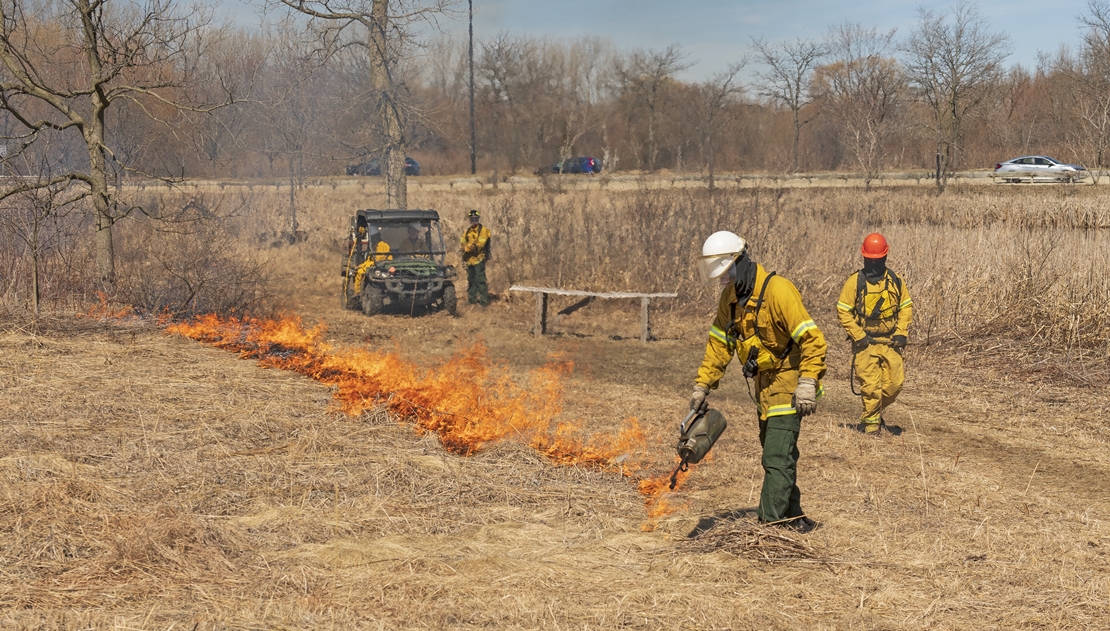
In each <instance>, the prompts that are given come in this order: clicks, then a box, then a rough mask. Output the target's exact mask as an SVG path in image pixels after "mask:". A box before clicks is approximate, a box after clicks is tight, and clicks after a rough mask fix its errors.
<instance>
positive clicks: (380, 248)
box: [354, 226, 393, 296]
mask: <svg viewBox="0 0 1110 631" xmlns="http://www.w3.org/2000/svg"><path fill="white" fill-rule="evenodd" d="M359 230H360V231H361V230H363V228H359ZM358 247H359V249H360V250H361V251H365V252H373V253H374V254H367V255H366V260H365V261H363V262H362V263H361V264H360V265H359V266H358V268H356V269H355V279H354V280H355V283H354V291H355V295H356V296H357V295H358V294H359V292H361V291H362V278H363V277H364V276H366V274H367V272H369V271H370V268H371V267H374V265H376V264H378V263H384V262H386V261H392V260H393V255H392V254H390V253H389V244H388V243H386V242H385V241H383V240H382V232H381V230H379V229H378V228H377V227H375V226H371V227H370V231H369V234H360V239H359V244H358Z"/></svg>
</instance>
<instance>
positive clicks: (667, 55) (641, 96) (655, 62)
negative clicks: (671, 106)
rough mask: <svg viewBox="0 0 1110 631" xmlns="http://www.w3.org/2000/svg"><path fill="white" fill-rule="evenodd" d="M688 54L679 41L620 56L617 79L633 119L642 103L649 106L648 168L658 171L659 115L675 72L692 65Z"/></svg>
mask: <svg viewBox="0 0 1110 631" xmlns="http://www.w3.org/2000/svg"><path fill="white" fill-rule="evenodd" d="M685 60H686V54H685V53H683V52H682V49H681V48H680V47H679V46H678V45H677V44H672V45H670V46H668V47H667V48H665V49H663V50H649V51H643V50H638V51H635V52H633V53H632V54H631V55H630V56H629V57H628V58H627V59H620V58H618V59H617V60H616V62H617V63H616V69H615V72H616V80H617V82H618V84H619V86H620V91H621V93H622V94H624V95H625V96H626V97H628V98H629V99H630V100H631V103H630V105H632V106H633V108H632V109H630V116H629V118H630V120H631V119H633V118H635V117H636V114H634V113H633V112H635V111H636V110H637V108H638V107H643V108H644V109H646V110H647V156H646V158H647V160H646V162H647V170H648V171H654V170H655V168H656V159H657V158H658V157H659V145H658V138H657V132H658V125H659V116H660V115H661V114H662V110H663V108H664V104H665V97H666V89H667V86H668V84H670V83H672V82H673V81H674V78H673V75H674V74H675V73H676V72H680V71H682V70H685V69H686V68H689V67H690V64H689V63H687V62H686V61H685Z"/></svg>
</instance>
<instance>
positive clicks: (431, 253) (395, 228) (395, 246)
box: [376, 219, 445, 265]
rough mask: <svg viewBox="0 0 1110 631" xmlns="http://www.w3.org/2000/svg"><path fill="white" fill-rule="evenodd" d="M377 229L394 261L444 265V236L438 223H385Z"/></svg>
mask: <svg viewBox="0 0 1110 631" xmlns="http://www.w3.org/2000/svg"><path fill="white" fill-rule="evenodd" d="M376 227H377V228H378V230H379V231H380V234H381V239H382V241H384V242H385V243H386V244H387V245H388V246H389V252H390V254H392V255H393V259H394V260H403V259H428V260H431V261H433V262H435V263H436V264H437V265H443V264H444V261H443V257H444V254H445V250H444V246H443V235H442V234H440V232H439V222H438V221H434V220H429V219H423V220H415V221H405V222H396V223H394V222H389V223H386V222H383V223H380V224H378V225H377V226H376Z"/></svg>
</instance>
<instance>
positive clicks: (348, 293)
mask: <svg viewBox="0 0 1110 631" xmlns="http://www.w3.org/2000/svg"><path fill="white" fill-rule="evenodd" d="M341 291H342V292H343V293H342V295H341V296H340V297H339V306H341V307H343V308H344V309H360V308H362V301H360V300H359V298H358V296H356V295H355V279H353V278H348V279H346V280H345V281H343V289H342V290H341Z"/></svg>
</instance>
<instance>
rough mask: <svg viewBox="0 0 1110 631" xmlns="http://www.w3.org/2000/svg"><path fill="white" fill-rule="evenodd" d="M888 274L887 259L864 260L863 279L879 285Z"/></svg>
mask: <svg viewBox="0 0 1110 631" xmlns="http://www.w3.org/2000/svg"><path fill="white" fill-rule="evenodd" d="M884 274H886V257H885V256H884V257H883V258H881V259H863V277H864V278H866V279H867V282H869V283H877V282H879V281H881V280H882V279H883V275H884Z"/></svg>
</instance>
